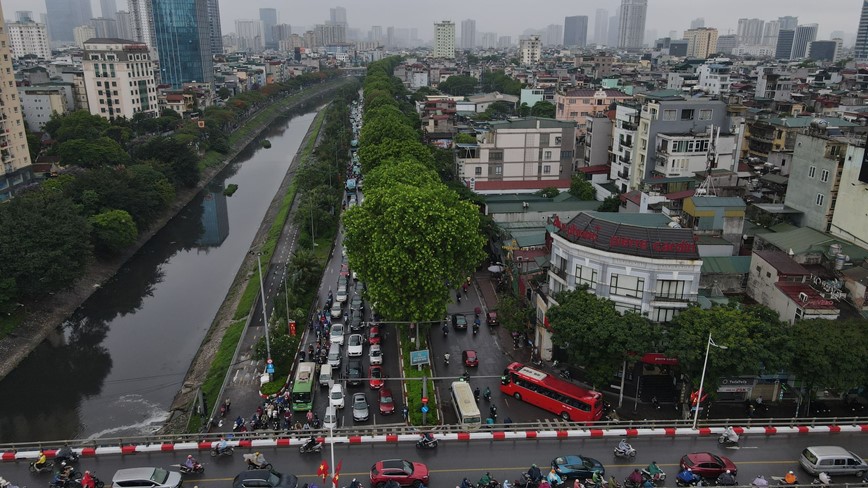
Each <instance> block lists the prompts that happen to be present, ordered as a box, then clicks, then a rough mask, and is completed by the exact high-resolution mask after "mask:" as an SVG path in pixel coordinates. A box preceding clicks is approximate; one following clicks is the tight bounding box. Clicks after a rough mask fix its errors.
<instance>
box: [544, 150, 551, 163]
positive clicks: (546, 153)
mask: <svg viewBox="0 0 868 488" xmlns="http://www.w3.org/2000/svg"><path fill="white" fill-rule="evenodd" d="M551 158H552V152H551V151H543V159H544V160H546V161H548V160H550V159H551Z"/></svg>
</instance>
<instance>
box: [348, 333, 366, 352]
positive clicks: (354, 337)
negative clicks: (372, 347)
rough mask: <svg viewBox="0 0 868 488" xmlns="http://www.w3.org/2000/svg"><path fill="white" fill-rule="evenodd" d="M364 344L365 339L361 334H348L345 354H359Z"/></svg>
mask: <svg viewBox="0 0 868 488" xmlns="http://www.w3.org/2000/svg"><path fill="white" fill-rule="evenodd" d="M364 345H365V340H364V338H363V337H362V334H350V338H349V339H347V356H349V357H356V356H361V355H362V352H363V349H364Z"/></svg>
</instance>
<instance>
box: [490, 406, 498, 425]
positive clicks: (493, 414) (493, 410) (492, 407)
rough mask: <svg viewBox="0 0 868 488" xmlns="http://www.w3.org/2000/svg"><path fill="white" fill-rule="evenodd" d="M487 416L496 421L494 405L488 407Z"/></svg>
mask: <svg viewBox="0 0 868 488" xmlns="http://www.w3.org/2000/svg"><path fill="white" fill-rule="evenodd" d="M488 416H489V417H491V418H492V419H494V420H495V421H497V407H496V406H495V405H492V406H490V407H488Z"/></svg>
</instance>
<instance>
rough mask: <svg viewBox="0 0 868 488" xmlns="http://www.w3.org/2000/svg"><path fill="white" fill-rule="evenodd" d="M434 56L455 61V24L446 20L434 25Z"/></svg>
mask: <svg viewBox="0 0 868 488" xmlns="http://www.w3.org/2000/svg"><path fill="white" fill-rule="evenodd" d="M387 45H388V43H387ZM432 56H434V57H435V58H440V59H455V23H453V22H450V21H448V20H444V21H443V22H437V23H435V24H434V52H433V53H432Z"/></svg>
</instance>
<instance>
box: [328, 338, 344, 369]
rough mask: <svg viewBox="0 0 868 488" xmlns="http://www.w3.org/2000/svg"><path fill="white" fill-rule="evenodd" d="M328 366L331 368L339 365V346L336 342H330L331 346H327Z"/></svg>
mask: <svg viewBox="0 0 868 488" xmlns="http://www.w3.org/2000/svg"><path fill="white" fill-rule="evenodd" d="M328 365H329V366H331V367H332V368H337V367H339V366H340V365H341V345H340V344H338V343H337V342H332V345H331V346H329V356H328Z"/></svg>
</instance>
